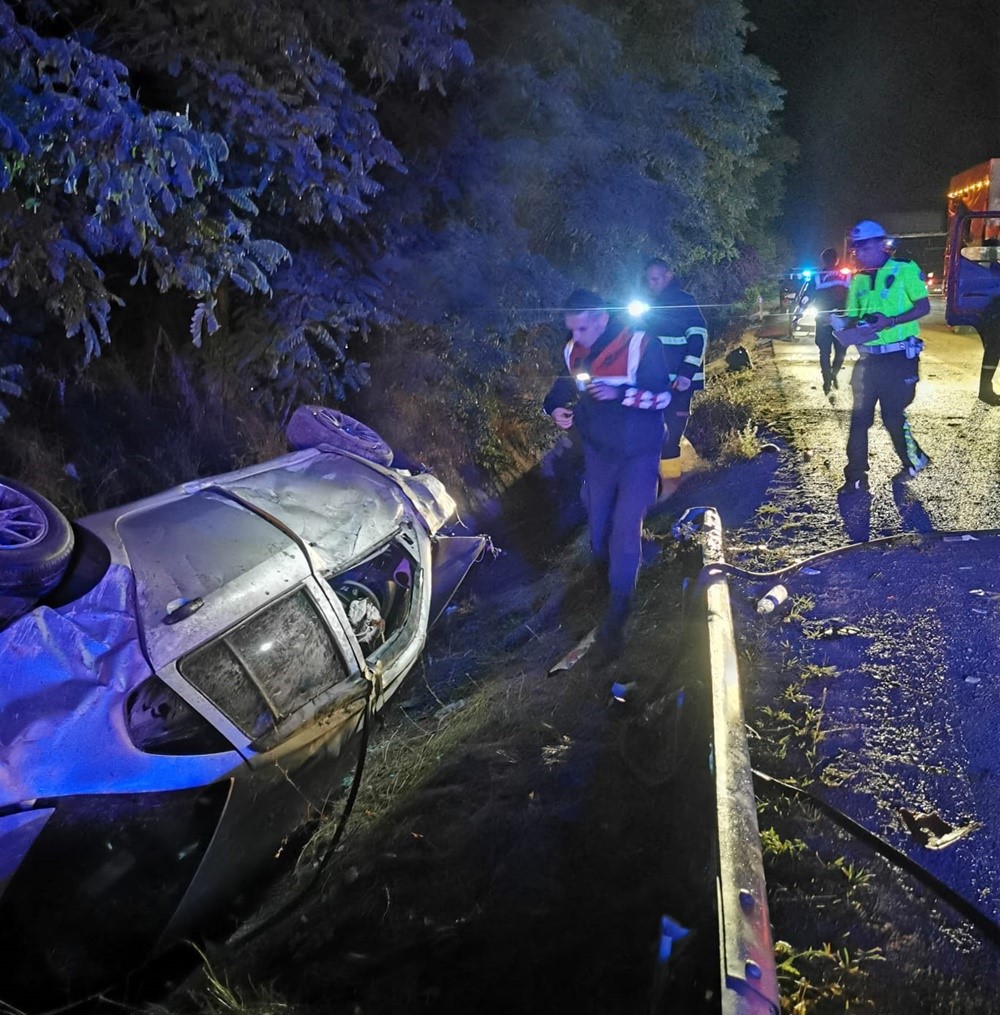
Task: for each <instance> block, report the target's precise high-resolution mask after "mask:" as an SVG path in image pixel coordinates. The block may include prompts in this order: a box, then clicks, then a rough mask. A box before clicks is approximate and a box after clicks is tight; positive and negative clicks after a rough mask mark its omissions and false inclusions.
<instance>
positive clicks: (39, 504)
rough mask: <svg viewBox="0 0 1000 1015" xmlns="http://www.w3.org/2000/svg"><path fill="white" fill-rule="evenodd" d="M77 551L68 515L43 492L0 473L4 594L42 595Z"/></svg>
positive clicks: (0, 575)
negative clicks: (74, 551) (40, 492)
mask: <svg viewBox="0 0 1000 1015" xmlns="http://www.w3.org/2000/svg"><path fill="white" fill-rule="evenodd" d="M72 551H73V530H72V529H71V528H70V524H69V522H68V521H67V520H66V516H65V515H64V514H63V513H62V512H61V511H60V510H59V509H58V508H57V507H56V506H55V505H54V504H51V503H50V502H49V501H47V500H46V499H45V498H44V497H43V496H41V494H38V493H35V491H34V490H31V489H29V488H28V487H26V486H23V485H22V484H20V483H17V482H15V481H14V480H13V479H7V478H6V477H4V476H0V595H4V596H20V597H32V598H36V599H37V598H40V597H41V596H44V595H45V593H46V592H49V591H50V590H51V589H53V588H55V587H56V585H58V584H59V579H60V578H62V576H63V572H64V571H65V570H66V565H67V564H68V563H69V556H70V553H72Z"/></svg>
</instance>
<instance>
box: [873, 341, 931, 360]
mask: <svg viewBox="0 0 1000 1015" xmlns="http://www.w3.org/2000/svg"><path fill="white" fill-rule="evenodd" d="M923 347H924V343H923V342H922V341H921V340H920V339H919V338H917V337H916V336H914V337H912V338H904V339H903V341H902V342H889V343H888V344H887V345H859V346H858V352H859V353H861V355H862V356H884V355H885V354H886V353H889V352H905V353H906V357H907V359H916V357H917V356H919V355H920V352H921V350H922V349H923Z"/></svg>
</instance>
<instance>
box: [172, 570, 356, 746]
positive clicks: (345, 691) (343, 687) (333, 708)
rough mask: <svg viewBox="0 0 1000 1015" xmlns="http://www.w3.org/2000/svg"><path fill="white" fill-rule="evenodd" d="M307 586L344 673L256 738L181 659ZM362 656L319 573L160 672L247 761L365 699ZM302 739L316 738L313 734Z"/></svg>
mask: <svg viewBox="0 0 1000 1015" xmlns="http://www.w3.org/2000/svg"><path fill="white" fill-rule="evenodd" d="M303 590H304V591H305V592H306V594H307V595H308V597H309V600H310V602H311V604H312V606H313V607H314V608H315V610H316V612H317V615H318V617H319V618H320V620H321V622H322V625H323V628H324V630H326V631H327V633H328V634H329V635H330V636H331V639H332V641H333V644H334V647H335V649H336V650H337V652H338V653H339V655H340V656H341V658H342V660H343V661H344V663H345V669H346V671H347V672H346V676H345V677H344V678H343V679H341V680H339V681H337V682H336V683H334V684H331V685H329V687H328V688H326V689H325V690H324V691H321V692H320V694H318V695H317V696H316V697H314V698H312V699H310V701H308V702H306V703H304V704H303V705H301V706H300V707H299V708H297V709H295V710H293V711H292V712H289V713H288V714H287V715H285V716H284V717H283V718H282V719H281V720H280V721H279V722H277V723H276V724H275V726H274V727H273V728H272V729H271V730H269V731H268V732H267V733H265V734H263V735H262V736H260V737H256V738H254V737H250V736H248V735H247V734H246V733H245V732H244V731H243V730H242V729H241V728H240V727H239V726H238V725H237V724H236V723H235V722H233V720H231V719H230V718H229V716H228V715H227V714H226V713H225V711H223V708H222V706H221V705H217V704H216V703H215V701H214V700H213V699H212V698H210V697H209V696H208V695H207V694H205V693H204V692H202V691H201V690H200V689H199V688H198V687H197V686H195V685H194V684H193V683H192V682H191V681H190V680H189V679H188V678H187V677H186V676H185V675H184V674H183V672H182V671H181V669H180V666H181V663H182V662H183V661H184V660H185V659H186V658H188V657H189V656H191V655H192V654H193V653H195V652H197V651H198V650H200V649H203V648H204V647H205V646H206V645H210V644H212V643H214V642H217V641H222V640H224V639H226V638H227V637H228V636H229V635H230V634H231V633H232V632H233V631H234V630H235V629H236V628H238V627H240V626H241V625H243V624H247V623H251V622H252V621H253V619H254V618H255V617H259V616H261V615H262V614H264V613H265V612H268V611H270V610H271V609H272V608H273V607H275V606H277V605H278V604H280V603H281V602H283V601H284V600H286V599H288V598H290V597H292V596H294V595H297V594H298V593H299V592H300V591H303ZM361 659H362V657H361V656H360V655H359V647H358V645H357V642H356V640H355V639H354V638H353V636H352V634H351V632H350V629H349V625H348V623H347V618H346V616H344V614H343V611H342V610H341V609H339V603H336V604H334V603H331V602H330V598H329V597H328V596H327V595H326V590H325V589H324V588H323V587H322V584H321V583H320V582H319V581H317V580H316V579H315V578H313V577H308V578H306V579H305V580H303V581H300V582H298V583H296V584H295V585H293V586H292V587H291V588H289V589H287V590H286V591H284V592H282V594H281V595H280V596H276V597H273V598H268V599H267V600H266V601H264V602H262V603H260V604H259V605H258V606H257V607H256V608H255V609H253V610H251V611H250V612H248V613H246V614H244V615H243V616H240V617H239V618H238V619H235V620H234V621H233V622H232V623H231V624H229V625H227V626H226V627H225V628H223V629H222V630H220V631H217V632H215V633H214V634H213V635H212V636H211V637H209V638H205V639H203V640H202V641H200V642H199V643H198V644H196V645H191V646H190V647H189V648H188V649H187V650H186V651H185V652H184V653H183V654H182V655H180V656H179V657H178V658H177V659H175V660H173V661H172V662H171V663H169V664H168V665H166V666H164V667H162V668H161V669H160V670H159V672H158V673H157V676H159V677H160V679H161V680H163V681H164V683H166V684H167V685H168V686H169V687H170V688H171V689H172V690H173V691H175V692H176V693H177V694H179V695H180V696H181V697H182V698H183V699H184V700H185V701H186V702H187V703H188V704H189V705H190V706H191V707H192V708H194V709H195V710H196V711H198V712H199V713H200V714H201V715H202V717H203V718H205V720H206V721H207V722H209V723H210V724H211V725H212V726H213V727H215V729H217V730H218V731H219V733H221V734H222V736H224V737H225V738H226V739H227V740H228V741H229V742H230V743H231V744H232V745H233V747H234V748H235V749H236V750H237V751H238V752H239V753H240V755H241V756H242V757H243V758H244V760H245V761H248V762H249V761H251V760H252V759H255V758H257V757H258V756H260V755H269V754H273V752H274V751H275V750H276V749H278V750H280V749H282V747H283V745H286V744H287V743H288V742H290V741H295V742H299V741H300V740H302V739H303V737H302V736H301V734H302V732H303V731H304V730H306V728H307V727H308V726H309V725H310V723H313V722H314V721H315V720H316V719H317V718H328V717H329V716H331V715H332V714H334V713H336V712H337V711H338V709H339V708H341V707H342V706H343V707H345V708H347V710H348V712H350V711H352V709H351V708H350V706H351V705H352V704H353V703H355V702H357V701H359V700H363V699H364V698H365V697H366V696H367V694H368V690H369V687H370V684H369V682H368V681H367V680H366V679H365V677H364V674H363V671H362V664H361V661H360V660H361ZM320 726H321V728H320V729H318V730H316V731H315V735H317V736H318V735H321V734H322V732H323V731H324V729H326V728H327V727H329V723H323V724H320ZM304 739H306V740H309V739H314V736H308V737H305V738H304Z"/></svg>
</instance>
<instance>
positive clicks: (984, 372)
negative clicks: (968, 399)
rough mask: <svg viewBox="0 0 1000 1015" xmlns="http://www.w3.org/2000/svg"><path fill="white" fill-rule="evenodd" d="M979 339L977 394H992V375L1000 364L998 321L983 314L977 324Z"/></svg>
mask: <svg viewBox="0 0 1000 1015" xmlns="http://www.w3.org/2000/svg"><path fill="white" fill-rule="evenodd" d="M979 337H980V338H981V339H982V340H983V366H982V369H981V370H980V371H979V393H980V394H987V395H991V394H993V393H994V392H993V375H994V374H995V373H996V372H997V364H998V363H1000V320H998V319H997V318H996V316H994V317H992V318H987V316H986V315H985V314H984V315H983V319H982V320H981V321H980V322H979Z"/></svg>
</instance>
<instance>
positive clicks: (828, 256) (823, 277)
mask: <svg viewBox="0 0 1000 1015" xmlns="http://www.w3.org/2000/svg"><path fill="white" fill-rule="evenodd" d="M819 259H820V265H821V267H820V270H819V271H818V272H817V273H816V275H815V276H814V277H813V278H811V279H810V280H809V284H808V285H807V286H806V288H805V289H804V290H803V292H802V295H801V296H800V297H799V302H798V305H797V306H796V307H795V313H794V315H793V318H792V323H793V325H794V323H795V321H797V320H798V319H799V318H800V317H802V316H803V315H804V314H805V312H806V310H807V309H811V310H813V311H814V312H815V315H816V346H817V348H818V349H819V369H820V372H821V373H822V375H823V394H824V395H829V394H830V389H831V388H836V387H837V374H839V373H840V368H841V367H842V366H843V365H844V356H845V354H846V353H847V350H846V349H845V348H844V346H842V345H841V344H840V343H839V342H838V341H837V340H836V339H835V338H834V337H833V325H832V324H831V323H830V317H831V314H832V313H833V311H835V310H843V309H844V301H845V300H846V299H847V286H848V283H849V282H850V281H851V274H850V272H847V273H846V274H845V273H844V272H842V271H841V270H840V268H839V267H838V265H839V263H840V258H839V257H838V256H837V251H836V250H834V249H833V247H827V248H826V250H824V251H823V253H822V254H820V255H819Z"/></svg>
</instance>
